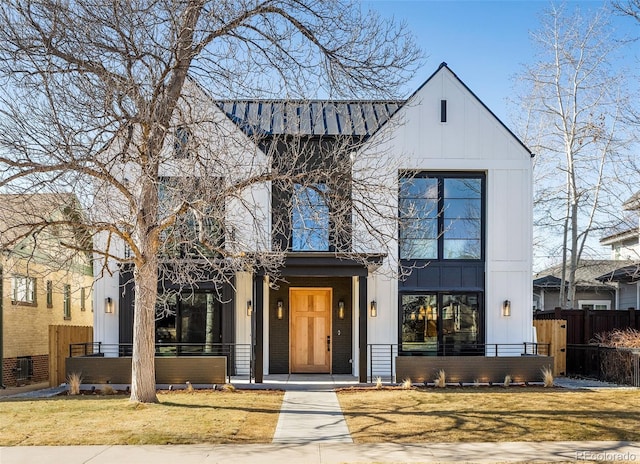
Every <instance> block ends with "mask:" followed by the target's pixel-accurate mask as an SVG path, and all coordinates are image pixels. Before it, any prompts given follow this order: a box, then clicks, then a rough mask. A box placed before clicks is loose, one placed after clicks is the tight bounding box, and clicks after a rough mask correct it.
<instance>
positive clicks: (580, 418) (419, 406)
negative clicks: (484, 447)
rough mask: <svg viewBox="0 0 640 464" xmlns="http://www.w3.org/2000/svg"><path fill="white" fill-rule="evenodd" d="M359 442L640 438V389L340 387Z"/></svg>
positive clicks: (343, 408)
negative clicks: (375, 388)
mask: <svg viewBox="0 0 640 464" xmlns="http://www.w3.org/2000/svg"><path fill="white" fill-rule="evenodd" d="M338 399H339V400H340V404H341V406H342V410H343V412H344V415H345V418H346V420H347V424H348V426H349V431H350V432H351V436H352V438H353V440H354V441H355V442H356V443H379V442H395V443H415V442H494V441H543V440H552V441H561V440H630V441H638V440H640V413H638V411H640V391H637V390H606V391H605V390H600V391H581V390H562V389H557V388H553V389H545V388H542V387H518V386H515V387H509V388H503V387H478V388H474V387H465V388H456V387H453V388H452V387H447V388H446V389H444V390H442V389H434V388H422V389H412V390H400V389H398V390H362V389H357V388H355V389H348V390H343V391H340V392H338Z"/></svg>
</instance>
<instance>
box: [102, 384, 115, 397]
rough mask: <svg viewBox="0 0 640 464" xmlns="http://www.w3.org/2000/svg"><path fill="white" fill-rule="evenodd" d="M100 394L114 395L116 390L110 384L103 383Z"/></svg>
mask: <svg viewBox="0 0 640 464" xmlns="http://www.w3.org/2000/svg"><path fill="white" fill-rule="evenodd" d="M102 394H103V395H115V394H116V391H115V389H114V388H113V387H112V386H111V385H105V386H104V387H102Z"/></svg>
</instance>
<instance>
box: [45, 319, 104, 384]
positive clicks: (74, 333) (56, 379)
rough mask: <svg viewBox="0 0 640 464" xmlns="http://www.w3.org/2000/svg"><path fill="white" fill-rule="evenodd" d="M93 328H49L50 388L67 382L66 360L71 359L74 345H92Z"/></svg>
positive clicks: (57, 326)
mask: <svg viewBox="0 0 640 464" xmlns="http://www.w3.org/2000/svg"><path fill="white" fill-rule="evenodd" d="M92 341H93V327H87V326H77V325H50V326H49V386H51V387H55V386H58V385H60V384H61V383H64V382H65V381H66V376H67V374H66V367H65V359H66V358H67V357H69V345H71V344H72V343H91V342H92Z"/></svg>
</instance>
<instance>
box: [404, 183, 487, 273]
mask: <svg viewBox="0 0 640 464" xmlns="http://www.w3.org/2000/svg"><path fill="white" fill-rule="evenodd" d="M484 204H485V175H484V173H432V172H406V173H401V175H400V179H399V223H400V235H399V252H400V259H401V260H404V261H407V260H412V261H420V260H442V261H445V260H466V261H480V260H482V259H484V233H483V230H484V226H483V225H484V216H485V213H484V210H485V207H484Z"/></svg>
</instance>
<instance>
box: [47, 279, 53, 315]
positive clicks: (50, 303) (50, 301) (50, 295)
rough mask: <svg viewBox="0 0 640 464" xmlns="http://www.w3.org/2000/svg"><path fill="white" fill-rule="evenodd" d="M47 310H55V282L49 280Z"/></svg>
mask: <svg viewBox="0 0 640 464" xmlns="http://www.w3.org/2000/svg"><path fill="white" fill-rule="evenodd" d="M47 308H48V309H51V308H53V282H52V281H51V280H47Z"/></svg>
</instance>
